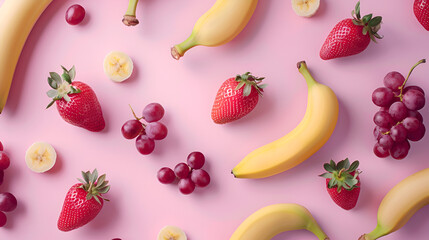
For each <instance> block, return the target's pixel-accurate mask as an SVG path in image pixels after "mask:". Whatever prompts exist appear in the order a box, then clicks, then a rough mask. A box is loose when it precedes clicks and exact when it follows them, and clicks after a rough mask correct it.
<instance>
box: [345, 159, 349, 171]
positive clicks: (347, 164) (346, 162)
mask: <svg viewBox="0 0 429 240" xmlns="http://www.w3.org/2000/svg"><path fill="white" fill-rule="evenodd" d="M344 162H345V164H344V168H345V169H349V167H350V161H349V159H348V158H346V159H344Z"/></svg>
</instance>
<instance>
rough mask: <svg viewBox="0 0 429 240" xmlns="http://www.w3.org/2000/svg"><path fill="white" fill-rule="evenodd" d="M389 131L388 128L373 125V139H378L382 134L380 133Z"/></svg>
mask: <svg viewBox="0 0 429 240" xmlns="http://www.w3.org/2000/svg"><path fill="white" fill-rule="evenodd" d="M388 131H389V129H388V128H382V127H380V126H375V128H374V132H373V133H374V137H375V139H376V140H378V139H380V137H381V136H382V134H381V133H386V132H388Z"/></svg>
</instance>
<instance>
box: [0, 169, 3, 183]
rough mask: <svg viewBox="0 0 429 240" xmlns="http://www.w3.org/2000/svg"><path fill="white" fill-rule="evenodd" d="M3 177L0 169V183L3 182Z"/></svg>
mask: <svg viewBox="0 0 429 240" xmlns="http://www.w3.org/2000/svg"><path fill="white" fill-rule="evenodd" d="M3 178H4V171H3V170H0V185H2V184H3Z"/></svg>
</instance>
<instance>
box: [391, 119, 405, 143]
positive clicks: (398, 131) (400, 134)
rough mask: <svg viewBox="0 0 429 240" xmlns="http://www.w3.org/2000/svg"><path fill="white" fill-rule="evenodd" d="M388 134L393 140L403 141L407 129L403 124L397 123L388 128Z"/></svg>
mask: <svg viewBox="0 0 429 240" xmlns="http://www.w3.org/2000/svg"><path fill="white" fill-rule="evenodd" d="M390 136H391V137H392V139H393V141H395V142H397V143H398V142H403V141H405V140H406V139H407V129H405V127H404V125H402V123H401V124H398V125H396V126H393V127H392V128H391V129H390Z"/></svg>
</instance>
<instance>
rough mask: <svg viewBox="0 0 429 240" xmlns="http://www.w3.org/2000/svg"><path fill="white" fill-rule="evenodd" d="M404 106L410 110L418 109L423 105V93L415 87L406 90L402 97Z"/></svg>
mask: <svg viewBox="0 0 429 240" xmlns="http://www.w3.org/2000/svg"><path fill="white" fill-rule="evenodd" d="M402 101H403V102H404V104H405V106H406V107H407V108H408V109H410V110H420V109H422V108H423V107H424V106H425V102H426V99H425V95H424V94H423V93H422V92H420V91H419V90H416V89H410V90H408V91H407V92H406V93H405V94H404V96H403V97H402Z"/></svg>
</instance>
